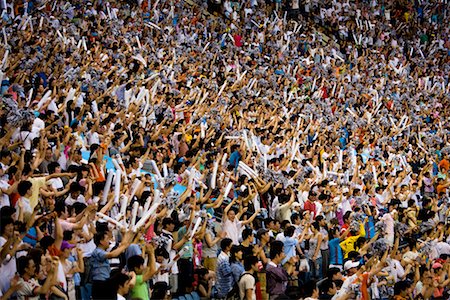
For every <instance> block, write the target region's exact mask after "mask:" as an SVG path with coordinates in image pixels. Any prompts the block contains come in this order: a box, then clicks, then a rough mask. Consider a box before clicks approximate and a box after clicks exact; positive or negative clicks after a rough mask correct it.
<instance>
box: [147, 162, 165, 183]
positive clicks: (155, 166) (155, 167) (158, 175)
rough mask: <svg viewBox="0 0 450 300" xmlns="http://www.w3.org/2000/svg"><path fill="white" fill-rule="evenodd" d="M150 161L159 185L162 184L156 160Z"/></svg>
mask: <svg viewBox="0 0 450 300" xmlns="http://www.w3.org/2000/svg"><path fill="white" fill-rule="evenodd" d="M150 163H151V164H152V167H153V169H154V170H155V172H156V176H157V177H158V181H159V182H161V185H163V184H162V176H161V172H159V169H158V166H157V165H156V162H155V161H154V160H153V159H152V160H151V161H150Z"/></svg>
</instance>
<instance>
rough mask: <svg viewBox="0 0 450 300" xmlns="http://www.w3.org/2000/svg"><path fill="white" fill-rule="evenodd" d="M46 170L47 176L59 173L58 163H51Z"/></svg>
mask: <svg viewBox="0 0 450 300" xmlns="http://www.w3.org/2000/svg"><path fill="white" fill-rule="evenodd" d="M47 170H48V173H49V174H54V173H61V166H60V165H59V163H58V162H56V161H52V162H51V163H49V164H48V166H47Z"/></svg>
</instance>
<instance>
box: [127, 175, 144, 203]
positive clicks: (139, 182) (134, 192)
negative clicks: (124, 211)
mask: <svg viewBox="0 0 450 300" xmlns="http://www.w3.org/2000/svg"><path fill="white" fill-rule="evenodd" d="M141 183H142V181H140V180H139V179H137V178H136V179H135V180H134V182H133V190H132V191H131V195H130V199H131V200H132V199H133V197H134V195H136V193H137V191H138V189H139V187H140V186H141Z"/></svg>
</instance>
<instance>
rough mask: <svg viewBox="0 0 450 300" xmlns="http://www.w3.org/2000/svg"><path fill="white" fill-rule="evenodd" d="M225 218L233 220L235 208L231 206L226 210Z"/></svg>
mask: <svg viewBox="0 0 450 300" xmlns="http://www.w3.org/2000/svg"><path fill="white" fill-rule="evenodd" d="M227 218H228V219H229V220H230V221H231V222H234V219H235V218H236V209H234V208H233V207H232V208H230V210H229V211H228V212H227Z"/></svg>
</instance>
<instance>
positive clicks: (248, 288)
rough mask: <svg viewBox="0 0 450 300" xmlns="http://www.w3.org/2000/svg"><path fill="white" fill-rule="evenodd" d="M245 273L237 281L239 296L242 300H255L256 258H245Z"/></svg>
mask: <svg viewBox="0 0 450 300" xmlns="http://www.w3.org/2000/svg"><path fill="white" fill-rule="evenodd" d="M244 269H245V272H244V273H243V274H242V275H241V277H240V279H239V283H238V285H239V296H240V297H241V299H243V300H256V288H255V287H256V280H255V277H254V274H255V272H258V258H257V257H256V256H253V255H251V256H247V257H245V259H244Z"/></svg>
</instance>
